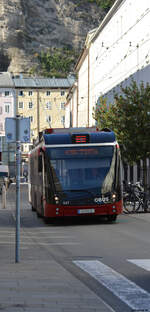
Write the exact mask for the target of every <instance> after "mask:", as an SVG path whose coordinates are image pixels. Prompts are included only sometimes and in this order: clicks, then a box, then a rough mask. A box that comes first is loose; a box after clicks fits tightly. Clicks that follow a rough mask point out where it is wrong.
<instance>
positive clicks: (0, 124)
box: [0, 122, 3, 131]
mask: <svg viewBox="0 0 150 312" xmlns="http://www.w3.org/2000/svg"><path fill="white" fill-rule="evenodd" d="M0 131H3V123H2V122H0Z"/></svg>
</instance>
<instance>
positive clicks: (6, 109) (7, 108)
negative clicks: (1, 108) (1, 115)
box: [5, 105, 10, 113]
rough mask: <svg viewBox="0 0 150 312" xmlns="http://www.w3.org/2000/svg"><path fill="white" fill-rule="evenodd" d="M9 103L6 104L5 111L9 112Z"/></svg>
mask: <svg viewBox="0 0 150 312" xmlns="http://www.w3.org/2000/svg"><path fill="white" fill-rule="evenodd" d="M9 110H10V109H9V105H5V113H9Z"/></svg>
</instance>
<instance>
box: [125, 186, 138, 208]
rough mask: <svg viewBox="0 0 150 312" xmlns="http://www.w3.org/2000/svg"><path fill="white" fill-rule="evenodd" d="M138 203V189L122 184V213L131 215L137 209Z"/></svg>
mask: <svg viewBox="0 0 150 312" xmlns="http://www.w3.org/2000/svg"><path fill="white" fill-rule="evenodd" d="M138 201H139V196H138V189H137V187H135V184H131V183H130V182H129V183H126V182H125V181H124V184H123V207H124V212H126V213H133V212H135V209H136V207H137V202H138Z"/></svg>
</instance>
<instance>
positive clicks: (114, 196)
mask: <svg viewBox="0 0 150 312" xmlns="http://www.w3.org/2000/svg"><path fill="white" fill-rule="evenodd" d="M112 201H113V202H115V201H116V194H114V193H113V194H112Z"/></svg>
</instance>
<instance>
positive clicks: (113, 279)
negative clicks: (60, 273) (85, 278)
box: [73, 260, 150, 311]
mask: <svg viewBox="0 0 150 312" xmlns="http://www.w3.org/2000/svg"><path fill="white" fill-rule="evenodd" d="M73 263H75V264H76V265H77V266H78V267H80V268H81V269H82V270H84V271H85V272H87V273H88V274H90V275H91V276H92V277H94V278H95V279H96V280H97V281H98V282H99V283H101V284H102V285H103V286H105V287H106V288H107V289H109V290H110V291H111V292H112V293H113V294H114V295H115V296H117V297H118V298H119V299H121V300H122V301H123V302H124V303H126V304H127V305H128V306H129V307H131V308H132V309H133V310H134V311H150V294H149V293H148V292H147V291H145V290H144V289H142V288H141V287H139V286H138V285H136V284H135V283H133V282H131V281H130V280H128V279H127V278H126V277H124V276H123V275H121V274H120V273H117V272H116V271H114V270H113V269H111V268H110V267H109V266H107V265H105V264H103V263H102V262H100V261H98V260H89V261H82V260H77V261H73Z"/></svg>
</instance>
